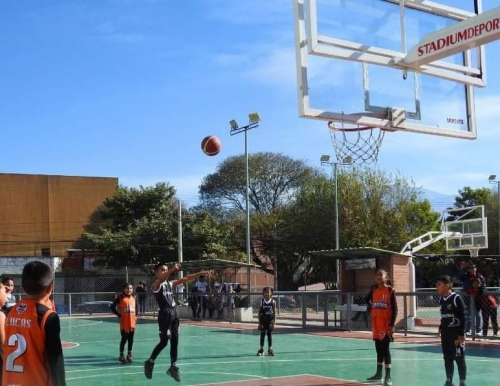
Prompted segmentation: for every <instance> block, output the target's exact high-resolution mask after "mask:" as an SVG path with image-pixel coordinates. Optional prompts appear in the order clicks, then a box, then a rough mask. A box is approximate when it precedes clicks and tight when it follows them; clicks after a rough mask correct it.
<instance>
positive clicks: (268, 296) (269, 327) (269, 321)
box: [257, 287, 276, 356]
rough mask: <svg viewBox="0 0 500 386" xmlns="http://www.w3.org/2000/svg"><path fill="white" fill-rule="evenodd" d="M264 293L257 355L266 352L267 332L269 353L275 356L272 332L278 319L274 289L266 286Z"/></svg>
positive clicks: (260, 311) (261, 303)
mask: <svg viewBox="0 0 500 386" xmlns="http://www.w3.org/2000/svg"><path fill="white" fill-rule="evenodd" d="M262 294H263V298H262V300H261V302H260V308H259V330H260V349H259V351H257V355H259V356H262V355H263V354H264V339H265V338H266V334H267V345H268V350H267V355H270V356H274V351H273V337H272V335H271V333H272V331H273V330H274V321H275V320H276V302H275V301H274V300H273V299H272V296H273V290H272V289H271V288H270V287H265V288H264V290H263V291H262Z"/></svg>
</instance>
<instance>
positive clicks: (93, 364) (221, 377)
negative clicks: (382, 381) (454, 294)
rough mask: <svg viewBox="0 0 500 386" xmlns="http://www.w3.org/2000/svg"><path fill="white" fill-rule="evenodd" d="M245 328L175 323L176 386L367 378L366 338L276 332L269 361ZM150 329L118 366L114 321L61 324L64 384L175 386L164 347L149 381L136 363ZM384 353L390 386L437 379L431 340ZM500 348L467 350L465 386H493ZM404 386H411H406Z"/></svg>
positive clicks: (369, 354) (436, 351)
mask: <svg viewBox="0 0 500 386" xmlns="http://www.w3.org/2000/svg"><path fill="white" fill-rule="evenodd" d="M255 327H256V326H255V325H253V324H241V325H240V324H234V325H229V324H228V323H225V322H219V323H216V322H198V323H191V322H181V337H180V344H179V362H178V365H179V367H180V370H181V379H182V382H181V383H179V385H235V386H257V385H258V386H265V385H269V386H276V385H289V386H294V385H302V386H304V385H346V386H347V385H352V386H355V385H362V384H365V383H363V380H364V379H366V378H367V377H369V376H371V375H373V374H372V373H374V371H375V349H374V347H373V342H372V341H371V340H370V334H366V333H357V334H348V333H343V332H333V331H332V330H329V331H325V330H302V329H300V328H280V327H278V330H277V332H276V333H275V334H274V336H273V339H274V341H273V346H274V349H275V352H276V356H275V357H268V356H264V357H257V356H256V355H255V354H256V352H257V349H258V343H259V335H258V331H257V330H256V328H255ZM157 330H158V328H157V323H156V320H153V319H149V320H147V319H140V320H139V325H138V328H137V332H136V338H135V343H134V350H133V353H134V363H132V364H127V365H121V364H119V363H118V344H119V338H120V334H119V327H118V321H117V319H116V318H112V317H107V318H63V319H62V331H61V335H62V339H63V340H64V341H65V342H71V343H66V344H65V345H66V346H68V348H66V349H65V350H64V355H65V361H66V379H67V384H68V385H74V386H76V385H82V386H83V385H106V386H114V385H134V384H137V385H139V384H148V383H151V384H158V383H159V382H160V383H162V384H172V385H173V384H178V383H176V382H175V381H174V380H173V379H171V378H170V377H169V376H167V375H166V370H167V367H168V365H169V350H168V348H167V349H165V350H164V352H162V353H161V354H160V356H159V358H158V360H157V364H156V367H155V371H154V374H153V379H152V380H150V381H148V380H147V379H146V378H145V377H144V374H143V366H142V364H143V362H144V361H145V360H146V359H147V358H148V357H149V354H150V352H151V350H152V349H153V347H154V346H155V345H156V343H157V340H158V334H157ZM396 340H397V341H396V343H394V344H393V346H392V349H391V350H392V355H393V377H392V378H393V381H394V385H412V386H428V385H433V384H440V383H441V382H442V381H443V380H444V369H443V359H442V354H441V347H440V345H439V343H438V341H437V339H436V337H420V338H403V337H401V338H397V339H396ZM499 358H500V345H498V344H493V343H489V344H486V343H483V342H481V343H476V344H474V345H472V344H471V345H470V346H469V347H467V364H468V368H469V374H470V375H469V376H468V380H469V383H470V384H471V385H479V384H495V383H496V382H497V381H498V371H497V364H498V360H499ZM410 380H411V381H410Z"/></svg>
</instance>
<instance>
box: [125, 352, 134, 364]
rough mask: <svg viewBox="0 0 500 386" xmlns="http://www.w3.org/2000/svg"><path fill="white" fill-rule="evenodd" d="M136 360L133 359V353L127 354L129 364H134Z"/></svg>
mask: <svg viewBox="0 0 500 386" xmlns="http://www.w3.org/2000/svg"><path fill="white" fill-rule="evenodd" d="M133 361H134V360H133V359H132V353H128V354H127V362H128V363H132V362H133Z"/></svg>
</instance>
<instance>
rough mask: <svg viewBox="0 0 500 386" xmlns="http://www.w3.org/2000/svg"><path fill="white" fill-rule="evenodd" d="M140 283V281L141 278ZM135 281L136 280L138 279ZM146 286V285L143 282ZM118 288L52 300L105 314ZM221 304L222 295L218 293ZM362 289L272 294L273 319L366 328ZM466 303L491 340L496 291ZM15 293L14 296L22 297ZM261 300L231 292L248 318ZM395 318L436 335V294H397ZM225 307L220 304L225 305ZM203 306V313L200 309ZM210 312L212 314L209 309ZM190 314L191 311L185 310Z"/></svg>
mask: <svg viewBox="0 0 500 386" xmlns="http://www.w3.org/2000/svg"><path fill="white" fill-rule="evenodd" d="M144 281H145V280H144ZM138 282H139V280H137V283H138ZM147 284H149V283H147ZM118 292H119V291H113V292H72V293H57V292H56V293H55V294H54V301H55V303H56V307H57V311H58V313H59V314H61V315H68V316H76V315H94V314H110V308H109V306H110V304H111V303H112V301H113V300H114V299H115V297H116V295H117V293H118ZM176 296H177V300H178V303H179V304H182V305H184V306H186V307H191V308H192V305H193V303H192V301H193V299H195V300H197V301H198V305H197V306H196V307H197V310H198V311H201V312H194V313H193V318H197V317H198V316H199V315H201V316H203V315H204V316H205V318H208V319H221V313H220V312H219V310H220V304H219V305H216V304H218V303H217V302H213V301H212V300H211V299H210V297H209V296H207V297H206V301H203V298H204V296H201V295H200V294H196V293H190V294H177V295H176ZM220 296H221V298H222V302H225V300H226V294H225V293H222V294H220ZM365 296H366V294H365V293H353V292H339V291H319V292H312V291H293V292H275V293H274V295H273V298H274V300H275V301H276V304H277V323H278V324H281V325H294V326H301V327H303V328H306V327H322V328H325V327H328V328H332V329H337V330H345V331H370V330H371V323H370V316H369V312H368V310H367V305H366V304H365V300H364V299H365ZM461 296H462V298H463V299H464V302H465V304H466V307H467V308H466V324H467V326H466V327H467V330H468V331H470V336H471V337H472V338H473V339H477V338H487V339H495V338H496V337H495V335H497V333H498V323H499V321H500V320H499V316H498V307H497V304H498V303H499V299H500V291H492V292H488V293H485V294H482V295H481V296H472V295H468V294H461ZM22 297H23V294H17V295H16V299H22ZM261 299H262V294H260V293H251V294H250V295H249V294H248V293H244V292H240V293H238V294H235V305H236V307H237V308H246V307H248V305H250V306H251V307H252V312H253V321H254V322H256V321H257V313H258V309H259V306H260V302H261ZM396 299H397V303H398V309H399V311H398V317H397V322H396V331H397V332H399V333H403V334H405V335H407V334H437V332H438V327H439V323H440V306H439V296H437V295H436V294H432V293H430V292H414V293H397V294H396ZM224 306H225V304H224ZM204 309H206V310H207V311H206V312H204ZM211 311H213V312H211ZM156 312H157V305H156V302H155V299H154V297H153V296H152V294H151V293H150V292H149V293H148V294H147V297H146V314H149V315H152V316H154V315H155V314H156ZM189 314H190V315H191V311H190V312H189Z"/></svg>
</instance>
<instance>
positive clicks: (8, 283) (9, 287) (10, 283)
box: [2, 276, 16, 311]
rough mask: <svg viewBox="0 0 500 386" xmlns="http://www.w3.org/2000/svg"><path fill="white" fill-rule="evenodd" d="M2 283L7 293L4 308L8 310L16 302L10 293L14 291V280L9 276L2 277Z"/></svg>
mask: <svg viewBox="0 0 500 386" xmlns="http://www.w3.org/2000/svg"><path fill="white" fill-rule="evenodd" d="M2 284H3V285H4V286H5V293H6V294H7V303H5V306H4V310H6V311H8V310H10V309H11V308H12V307H13V306H14V305H15V304H16V298H15V297H14V295H12V292H13V291H14V280H12V278H11V277H9V276H4V277H2Z"/></svg>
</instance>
